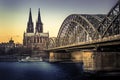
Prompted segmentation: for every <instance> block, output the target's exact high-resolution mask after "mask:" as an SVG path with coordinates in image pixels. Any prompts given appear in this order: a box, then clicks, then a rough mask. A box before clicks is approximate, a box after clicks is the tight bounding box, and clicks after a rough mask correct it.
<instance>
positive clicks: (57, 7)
mask: <svg viewBox="0 0 120 80" xmlns="http://www.w3.org/2000/svg"><path fill="white" fill-rule="evenodd" d="M116 2H117V0H0V42H8V41H9V40H10V38H11V37H12V38H13V40H14V41H15V43H22V40H23V33H24V31H26V28H27V22H28V17H29V8H31V9H32V19H33V22H34V27H35V26H36V25H35V24H36V20H37V17H38V8H40V12H41V19H42V22H43V29H44V32H49V34H50V37H56V36H57V34H58V31H59V28H60V26H61V24H62V22H63V21H64V19H65V18H66V17H67V16H68V15H70V14H107V13H108V11H109V10H110V9H111V8H112V7H113V6H114V5H115V3H116Z"/></svg>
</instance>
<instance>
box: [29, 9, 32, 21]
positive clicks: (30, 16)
mask: <svg viewBox="0 0 120 80" xmlns="http://www.w3.org/2000/svg"><path fill="white" fill-rule="evenodd" d="M29 22H32V13H31V8H30V12H29Z"/></svg>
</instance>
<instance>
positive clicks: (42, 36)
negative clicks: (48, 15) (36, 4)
mask: <svg viewBox="0 0 120 80" xmlns="http://www.w3.org/2000/svg"><path fill="white" fill-rule="evenodd" d="M48 39H49V33H43V23H42V21H41V15H40V8H39V10H38V19H37V22H36V27H35V28H34V23H33V21H32V12H31V8H30V11H29V19H28V23H27V29H26V32H24V34H23V45H24V46H25V47H27V48H30V49H32V50H37V51H44V50H45V49H46V48H47V44H48Z"/></svg>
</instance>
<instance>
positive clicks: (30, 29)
mask: <svg viewBox="0 0 120 80" xmlns="http://www.w3.org/2000/svg"><path fill="white" fill-rule="evenodd" d="M27 33H34V27H33V22H32V13H31V8H30V12H29V20H28V24H27Z"/></svg>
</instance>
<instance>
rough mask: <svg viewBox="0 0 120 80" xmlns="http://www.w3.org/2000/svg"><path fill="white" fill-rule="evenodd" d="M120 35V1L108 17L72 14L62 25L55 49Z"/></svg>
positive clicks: (55, 42)
mask: <svg viewBox="0 0 120 80" xmlns="http://www.w3.org/2000/svg"><path fill="white" fill-rule="evenodd" d="M114 35H120V0H119V1H118V2H117V4H116V5H115V6H114V7H113V8H112V9H111V10H110V11H109V13H108V14H107V15H88V14H81V15H80V14H72V15H69V16H68V17H67V18H66V19H65V20H64V21H63V23H62V25H61V27H60V30H59V32H58V35H57V38H56V39H55V41H54V46H52V47H51V48H53V47H60V46H65V45H71V44H76V43H79V42H89V41H94V40H98V39H103V38H106V37H109V36H114Z"/></svg>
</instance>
